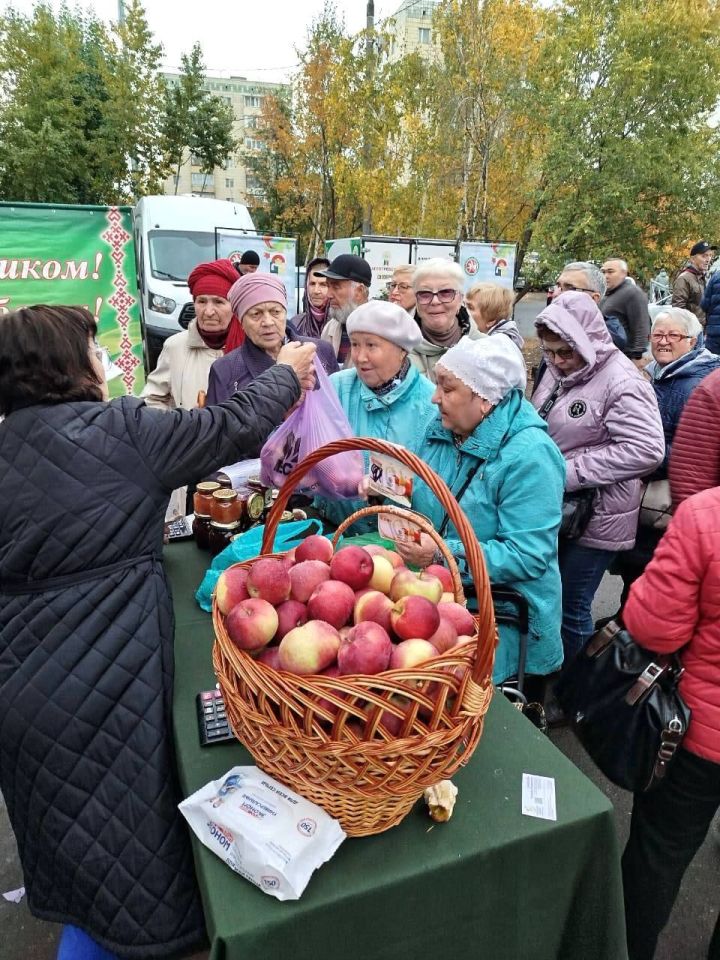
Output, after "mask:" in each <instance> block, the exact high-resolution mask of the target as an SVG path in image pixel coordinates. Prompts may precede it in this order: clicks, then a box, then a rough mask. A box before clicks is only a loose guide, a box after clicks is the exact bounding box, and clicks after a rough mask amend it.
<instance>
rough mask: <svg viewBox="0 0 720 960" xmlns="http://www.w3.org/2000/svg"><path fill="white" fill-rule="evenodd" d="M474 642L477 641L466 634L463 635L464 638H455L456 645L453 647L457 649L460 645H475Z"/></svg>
mask: <svg viewBox="0 0 720 960" xmlns="http://www.w3.org/2000/svg"><path fill="white" fill-rule="evenodd" d="M476 642H477V641H476V639H475V637H469V636H468V635H467V634H465V635H464V636H460V637H458V638H457V643H456V644H455V646H456V647H459V646H460V644H461V643H476Z"/></svg>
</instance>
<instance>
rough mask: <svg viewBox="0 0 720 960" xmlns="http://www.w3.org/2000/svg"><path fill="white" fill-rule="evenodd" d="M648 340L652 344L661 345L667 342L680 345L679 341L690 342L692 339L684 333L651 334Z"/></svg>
mask: <svg viewBox="0 0 720 960" xmlns="http://www.w3.org/2000/svg"><path fill="white" fill-rule="evenodd" d="M650 339H651V340H652V342H653V343H662V341H663V340H667V341H668V343H680V341H681V340H692V337H691V336H689V335H688V334H685V333H651V334H650Z"/></svg>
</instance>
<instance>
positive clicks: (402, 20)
mask: <svg viewBox="0 0 720 960" xmlns="http://www.w3.org/2000/svg"><path fill="white" fill-rule="evenodd" d="M438 5H439V0H405V2H404V3H403V4H402V5H401V6H400V7H399V8H398V9H397V10H396V11H395V13H393V14H391V15H390V17H388V25H389V26H390V27H391V30H392V35H393V36H392V40H391V45H390V51H389V55H390V59H391V60H399V59H400V58H401V57H404V56H406V55H407V54H410V53H414V52H415V51H417V52H419V53H420V55H421V56H423V57H427V58H428V59H429V60H434V59H436V58H437V57H438V56H439V52H438V49H437V46H436V44H435V40H434V37H433V30H432V17H433V12H434V10H435V8H436V7H437V6H438Z"/></svg>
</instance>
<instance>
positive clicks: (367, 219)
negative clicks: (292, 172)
mask: <svg viewBox="0 0 720 960" xmlns="http://www.w3.org/2000/svg"><path fill="white" fill-rule="evenodd" d="M366 31H367V32H366V37H365V87H366V90H367V95H366V100H365V129H364V131H363V166H364V168H365V174H366V175H369V173H370V164H371V161H372V151H371V148H370V111H371V109H372V97H371V94H372V90H373V87H374V77H375V3H374V0H367V26H366ZM362 229H363V234H364V235H365V236H369V235H370V234H371V233H372V207H371V206H370V202H369V201H368V200H365V201H364V203H363V225H362Z"/></svg>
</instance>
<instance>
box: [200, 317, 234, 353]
mask: <svg viewBox="0 0 720 960" xmlns="http://www.w3.org/2000/svg"><path fill="white" fill-rule="evenodd" d="M197 332H198V333H199V334H200V336H201V337H202V341H203V343H204V344H205V346H206V347H209V348H210V349H211V350H222V351H223V352H224V353H230V351H231V350H235V349H236V347H239V346H241V345H242V343H243V341H244V340H245V331H244V330H243V328H242V327H241V326H240V321H239V320H238V318H237V317H236V316H235V315H234V314H233V317H232V320H231V321H230V323H229V324H228V326H227V327H226V329H225V330H219V331H218V332H217V333H206V331H205V330H203V329H202V327H201V326H200V324H199V323H198V324H197Z"/></svg>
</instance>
